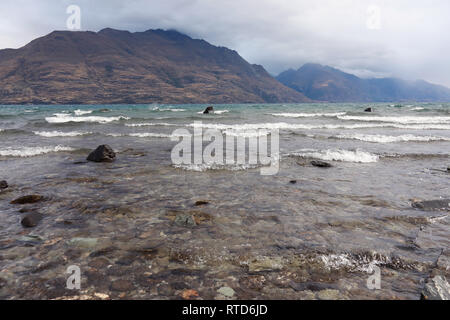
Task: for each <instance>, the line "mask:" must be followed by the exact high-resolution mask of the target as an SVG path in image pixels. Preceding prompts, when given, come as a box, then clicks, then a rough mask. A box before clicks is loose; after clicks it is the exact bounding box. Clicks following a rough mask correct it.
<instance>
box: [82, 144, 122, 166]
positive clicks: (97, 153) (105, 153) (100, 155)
mask: <svg viewBox="0 0 450 320" xmlns="http://www.w3.org/2000/svg"><path fill="white" fill-rule="evenodd" d="M115 159H116V153H115V152H114V150H113V149H112V148H111V147H110V146H108V145H106V144H104V145H101V146H98V147H97V149H95V150H94V151H92V152H91V153H90V154H89V156H88V157H87V160H88V161H93V162H112V161H114V160H115Z"/></svg>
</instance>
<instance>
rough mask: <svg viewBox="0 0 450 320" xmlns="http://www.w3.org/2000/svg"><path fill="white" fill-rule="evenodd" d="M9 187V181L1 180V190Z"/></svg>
mask: <svg viewBox="0 0 450 320" xmlns="http://www.w3.org/2000/svg"><path fill="white" fill-rule="evenodd" d="M6 188H8V182H6V181H5V180H2V181H0V190H1V189H6Z"/></svg>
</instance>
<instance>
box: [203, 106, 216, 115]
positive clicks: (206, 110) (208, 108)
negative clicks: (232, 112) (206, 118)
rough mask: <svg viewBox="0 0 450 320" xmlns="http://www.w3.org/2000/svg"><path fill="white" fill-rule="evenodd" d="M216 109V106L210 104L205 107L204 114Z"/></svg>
mask: <svg viewBox="0 0 450 320" xmlns="http://www.w3.org/2000/svg"><path fill="white" fill-rule="evenodd" d="M213 111H214V107H213V106H209V107H207V108H206V109H205V111H203V114H208V113H210V112H213Z"/></svg>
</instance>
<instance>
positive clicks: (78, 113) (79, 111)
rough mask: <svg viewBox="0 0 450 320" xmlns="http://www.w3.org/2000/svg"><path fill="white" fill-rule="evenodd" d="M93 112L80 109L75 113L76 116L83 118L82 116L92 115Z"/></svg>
mask: <svg viewBox="0 0 450 320" xmlns="http://www.w3.org/2000/svg"><path fill="white" fill-rule="evenodd" d="M92 112H93V110H80V109H78V110H75V111H74V112H73V113H74V114H75V115H76V116H82V115H85V114H90V113H92Z"/></svg>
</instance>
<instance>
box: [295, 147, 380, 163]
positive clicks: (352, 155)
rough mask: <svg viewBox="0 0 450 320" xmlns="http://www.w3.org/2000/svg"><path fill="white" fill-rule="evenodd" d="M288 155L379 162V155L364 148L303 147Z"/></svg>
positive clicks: (328, 159)
mask: <svg viewBox="0 0 450 320" xmlns="http://www.w3.org/2000/svg"><path fill="white" fill-rule="evenodd" d="M288 156H297V157H302V158H314V159H319V160H325V161H342V162H357V163H371V162H377V161H378V159H379V156H378V155H376V154H373V153H369V152H365V151H362V150H354V151H352V150H342V149H327V150H314V149H302V150H299V151H298V152H294V153H290V154H289V155H288Z"/></svg>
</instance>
